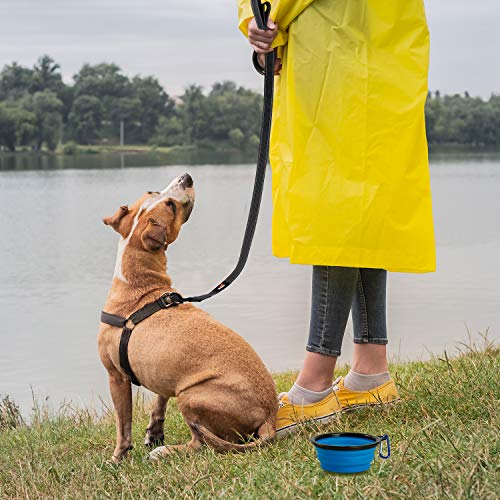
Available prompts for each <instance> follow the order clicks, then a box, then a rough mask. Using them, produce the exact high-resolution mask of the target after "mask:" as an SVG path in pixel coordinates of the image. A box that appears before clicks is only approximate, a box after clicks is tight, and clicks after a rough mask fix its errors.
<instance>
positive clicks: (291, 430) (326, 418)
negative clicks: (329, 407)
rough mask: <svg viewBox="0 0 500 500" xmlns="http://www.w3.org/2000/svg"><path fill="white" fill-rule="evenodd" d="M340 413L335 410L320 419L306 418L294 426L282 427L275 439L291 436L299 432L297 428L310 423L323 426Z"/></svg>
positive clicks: (340, 411) (277, 431)
mask: <svg viewBox="0 0 500 500" xmlns="http://www.w3.org/2000/svg"><path fill="white" fill-rule="evenodd" d="M341 413H342V410H337V411H335V412H333V413H330V414H329V415H324V416H322V417H314V418H308V419H307V420H301V421H300V422H296V423H294V424H290V425H287V426H286V427H282V428H281V429H278V430H276V437H277V438H282V437H284V436H286V435H288V434H293V433H294V432H297V431H298V430H299V427H301V426H303V425H307V424H310V423H311V422H314V423H316V424H321V425H325V424H328V423H329V422H331V421H332V420H333V419H334V418H335V417H337V416H338V415H340V414H341Z"/></svg>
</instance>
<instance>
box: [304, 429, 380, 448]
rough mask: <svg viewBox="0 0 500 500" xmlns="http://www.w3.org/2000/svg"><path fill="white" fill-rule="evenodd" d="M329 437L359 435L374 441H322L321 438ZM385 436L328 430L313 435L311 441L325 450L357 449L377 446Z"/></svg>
mask: <svg viewBox="0 0 500 500" xmlns="http://www.w3.org/2000/svg"><path fill="white" fill-rule="evenodd" d="M329 437H357V438H365V439H370V440H371V441H372V442H371V443H367V444H359V445H352V446H339V445H335V444H326V443H321V442H320V440H321V439H325V438H329ZM382 438H383V436H373V435H372V434H363V433H361V432H328V433H326V434H317V435H316V436H313V437H312V438H311V439H310V441H311V443H312V444H313V445H314V446H316V447H317V448H322V449H323V450H336V451H356V450H369V449H370V448H376V447H377V446H378V445H379V443H380V442H381V441H382Z"/></svg>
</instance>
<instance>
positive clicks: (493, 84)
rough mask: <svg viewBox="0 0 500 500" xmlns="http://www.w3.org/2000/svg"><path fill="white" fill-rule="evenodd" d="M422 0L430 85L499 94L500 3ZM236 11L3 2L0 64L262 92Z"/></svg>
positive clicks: (165, 4) (174, 5)
mask: <svg viewBox="0 0 500 500" xmlns="http://www.w3.org/2000/svg"><path fill="white" fill-rule="evenodd" d="M331 1H335V0H331ZM381 1H385V0H381ZM399 1H407V0H399ZM425 3H426V7H427V17H428V21H429V25H430V29H431V40H432V48H431V73H430V82H429V86H430V88H431V89H433V90H435V89H440V90H441V91H442V92H448V93H454V92H463V91H464V90H468V91H469V92H470V93H471V94H472V95H482V96H486V97H487V96H489V95H490V93H491V92H492V91H495V92H497V93H500V0H426V2H425ZM236 16H237V8H236V0H209V1H207V0H191V1H187V0H135V1H133V0H119V1H118V0H99V1H97V0H83V1H76V0H0V67H3V65H4V64H7V63H11V62H12V61H17V62H18V63H20V64H23V65H27V66H32V65H33V63H34V62H35V61H36V59H37V58H38V57H39V56H40V55H41V54H49V55H50V56H52V57H53V58H54V59H55V60H56V61H57V62H58V63H59V64H60V65H61V67H62V72H63V75H64V79H65V81H67V82H71V81H72V75H73V74H74V73H75V72H76V71H78V69H79V68H80V67H81V65H82V64H83V63H85V62H89V63H99V62H103V61H105V62H115V63H117V64H118V65H119V66H121V67H122V69H123V70H124V72H125V73H127V74H129V75H135V74H138V73H139V74H142V75H149V74H152V75H155V76H157V77H158V78H159V80H160V81H161V83H162V84H163V85H164V87H165V88H166V90H167V91H168V92H169V93H170V94H172V95H177V94H180V93H182V90H183V88H184V87H185V86H186V85H187V84H190V83H198V84H201V85H204V86H207V87H208V86H210V85H211V84H212V83H213V82H214V81H218V80H227V79H231V80H235V81H236V82H237V83H239V84H242V85H246V86H249V87H252V88H260V87H261V81H260V78H258V77H257V76H256V75H255V74H254V70H253V68H252V67H251V63H250V48H249V47H248V46H247V42H246V40H245V39H244V37H243V36H242V35H241V34H240V33H239V32H238V30H237V19H236Z"/></svg>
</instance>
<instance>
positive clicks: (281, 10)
mask: <svg viewBox="0 0 500 500" xmlns="http://www.w3.org/2000/svg"><path fill="white" fill-rule="evenodd" d="M313 1H314V0H270V2H271V19H273V20H274V21H275V22H276V23H278V28H279V30H278V35H277V36H276V38H275V39H274V42H273V45H272V46H273V47H279V46H280V45H285V44H286V42H287V41H288V27H289V26H290V24H291V22H292V21H293V20H294V19H295V18H296V17H297V16H298V15H299V14H300V13H301V12H302V11H303V10H304V9H305V8H307V7H308V6H309V5H310V4H311V3H312V2H313ZM238 17H239V28H240V31H241V32H242V33H243V34H244V35H245V36H246V37H248V23H249V22H250V20H251V19H252V18H253V12H252V7H251V5H250V0H238Z"/></svg>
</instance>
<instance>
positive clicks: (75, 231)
mask: <svg viewBox="0 0 500 500" xmlns="http://www.w3.org/2000/svg"><path fill="white" fill-rule="evenodd" d="M18 161H24V162H25V163H24V164H23V166H21V167H19V166H18V164H17V163H16V162H18ZM58 161H59V162H60V164H59V168H62V169H59V170H53V169H51V168H53V167H51V166H50V165H48V166H45V168H47V170H29V168H31V167H33V163H31V164H30V163H29V161H28V160H12V161H11V163H10V164H7V163H5V162H3V163H1V164H0V170H2V171H0V200H1V210H0V231H1V233H0V234H1V237H0V318H1V325H2V327H1V331H0V338H1V343H0V394H10V395H11V396H12V397H13V398H14V399H15V400H16V401H18V402H19V403H20V404H21V407H22V408H23V410H24V411H25V412H28V411H29V409H30V406H31V398H32V396H31V387H32V388H33V391H34V393H35V396H36V398H37V399H38V400H43V399H45V398H46V397H48V398H49V399H48V401H49V403H51V406H52V407H53V408H54V407H57V405H58V404H59V403H60V402H61V401H63V400H66V401H68V400H71V401H72V402H73V404H76V405H83V404H89V403H92V402H97V400H98V399H97V398H98V396H99V395H103V396H104V398H105V399H108V388H107V378H106V373H105V371H104V369H103V367H102V366H101V363H100V361H99V358H98V355H97V347H96V333H97V328H98V323H99V314H100V311H101V308H102V305H103V303H104V301H105V298H106V295H107V293H108V289H109V286H110V283H111V278H112V275H113V269H114V262H115V255H116V245H117V242H118V236H117V235H116V233H115V232H114V231H112V230H111V229H110V228H108V227H106V226H104V225H103V224H102V222H101V217H103V216H106V215H110V214H112V213H114V212H115V210H116V208H117V207H118V206H119V205H121V204H124V203H129V202H132V201H133V200H135V199H136V198H137V197H138V196H139V195H140V194H141V193H143V192H144V191H145V190H158V189H161V188H163V187H164V186H165V185H166V184H168V183H169V182H170V181H171V179H172V178H173V177H175V176H176V175H178V174H181V173H184V172H186V171H189V172H190V173H191V174H192V176H193V178H194V181H195V186H196V192H197V199H196V205H195V210H194V212H193V215H192V217H191V219H190V221H189V223H188V224H186V226H185V227H184V228H183V230H182V232H181V235H180V237H179V240H178V241H177V242H176V243H175V244H174V245H172V246H171V247H170V248H169V252H168V267H169V273H170V274H171V276H172V278H173V281H174V286H176V287H177V288H178V289H179V290H180V291H182V292H183V293H185V294H187V295H190V294H197V293H201V292H205V291H208V290H209V289H211V288H212V287H213V286H214V285H215V284H216V283H217V282H218V281H219V280H220V279H221V278H223V277H225V276H226V274H227V273H228V272H229V271H230V270H231V269H232V266H233V265H234V263H235V261H236V259H237V256H238V254H239V249H240V244H241V238H242V235H243V229H244V223H245V221H246V216H247V210H248V206H249V201H250V195H251V190H252V185H253V176H254V167H253V165H220V164H219V165H208V164H206V165H195V166H193V165H192V166H183V165H170V166H157V167H143V168H138V167H130V168H104V169H100V170H97V169H95V168H93V169H92V168H87V169H74V168H72V169H64V167H65V166H68V165H67V164H65V163H64V161H65V160H58ZM68 161H71V162H72V163H70V164H69V166H71V167H75V166H80V167H85V166H86V167H97V166H101V165H103V164H104V165H106V166H109V167H112V166H128V165H138V164H141V163H142V164H144V163H145V162H150V161H151V159H148V158H146V157H142V156H139V155H137V156H133V157H126V158H120V157H119V156H118V157H117V156H114V159H111V158H106V157H102V156H87V157H78V158H73V159H71V160H68ZM162 161H163V160H162V159H161V158H160V160H157V162H160V163H161V162H162ZM75 162H76V163H75ZM157 162H153V164H156V163H157ZM164 162H165V163H168V160H166V159H165V160H164ZM9 165H10V167H9ZM35 166H39V165H35ZM13 167H15V168H18V169H17V170H8V168H13ZM431 174H432V191H433V198H434V213H435V225H436V238H437V246H438V248H437V250H438V271H437V272H436V273H433V274H427V275H411V274H396V273H394V274H390V276H389V289H388V299H389V308H388V315H389V340H390V343H389V350H390V353H391V357H392V358H393V359H420V358H426V357H428V356H429V355H430V353H435V354H440V353H442V351H443V350H444V349H447V350H448V351H454V349H455V348H456V344H457V342H460V341H464V340H466V339H467V330H469V331H470V332H471V333H472V334H473V335H477V333H478V332H485V331H486V330H487V329H488V328H489V330H490V337H492V338H493V337H495V335H498V331H499V328H500V311H499V305H500V304H499V302H500V222H499V216H500V158H499V157H498V156H497V157H495V156H486V157H475V156H471V157H467V158H450V157H446V156H441V157H436V158H435V159H433V161H432V167H431ZM270 240H271V196H270V172H269V177H268V179H267V180H266V188H265V195H264V201H263V206H262V211H261V218H260V220H259V224H258V228H257V233H256V237H255V243H254V246H253V248H252V252H251V255H250V260H249V263H248V265H247V268H246V269H245V271H244V273H243V275H242V276H241V277H240V278H239V279H238V281H237V282H236V283H234V284H233V285H232V286H231V287H230V288H229V289H228V290H227V291H225V292H224V293H222V294H221V295H219V296H217V297H216V298H214V299H211V300H210V301H208V302H206V303H204V304H203V305H202V306H201V307H203V308H204V309H206V310H208V311H210V313H212V314H213V315H214V316H215V317H217V318H218V319H219V320H220V321H221V322H223V323H225V324H227V325H228V326H230V327H231V328H233V329H234V330H236V331H237V332H239V333H240V334H241V335H242V336H243V337H245V338H246V339H247V340H248V341H249V342H250V343H251V344H252V346H253V347H254V348H255V349H256V350H257V352H258V353H259V354H260V356H261V357H262V358H263V359H264V361H265V363H266V364H267V366H268V367H269V368H270V369H271V370H272V371H281V370H287V369H298V368H299V367H300V364H301V360H302V356H303V353H304V346H305V342H306V338H307V331H308V324H309V305H310V279H311V270H310V268H309V267H308V266H292V265H290V264H289V263H288V262H287V261H285V260H279V259H276V258H274V257H273V256H272V255H271V244H270ZM351 338H352V327H351V324H350V323H349V325H348V328H347V332H346V336H345V340H344V354H343V357H342V359H343V361H345V362H347V361H349V359H350V355H351V352H352V351H351Z"/></svg>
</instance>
